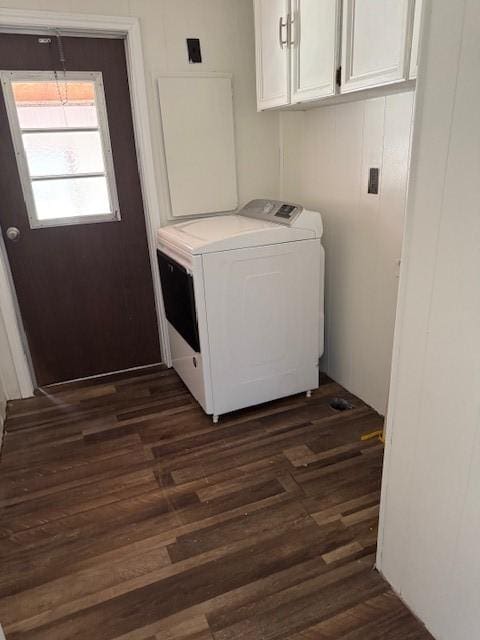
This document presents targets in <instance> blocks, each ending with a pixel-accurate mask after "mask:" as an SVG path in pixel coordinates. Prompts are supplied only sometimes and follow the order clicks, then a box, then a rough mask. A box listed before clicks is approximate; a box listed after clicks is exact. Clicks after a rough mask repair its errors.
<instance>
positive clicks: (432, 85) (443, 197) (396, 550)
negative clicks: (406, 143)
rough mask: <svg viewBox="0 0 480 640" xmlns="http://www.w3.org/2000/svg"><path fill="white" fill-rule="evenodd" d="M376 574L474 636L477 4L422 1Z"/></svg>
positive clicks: (479, 381)
mask: <svg viewBox="0 0 480 640" xmlns="http://www.w3.org/2000/svg"><path fill="white" fill-rule="evenodd" d="M425 9H426V11H425V13H424V17H425V19H426V25H425V27H426V29H425V31H424V34H423V37H424V39H423V44H422V54H421V59H420V65H419V83H418V91H417V99H416V113H415V133H414V139H413V145H412V168H411V178H410V189H409V197H408V205H407V221H406V233H405V251H404V263H403V267H402V273H401V286H400V294H399V307H398V319H397V328H396V335H395V347H394V362H393V369H392V390H391V395H390V409H389V416H388V423H387V448H386V463H385V472H384V483H383V491H382V511H381V528H380V538H379V550H378V566H379V568H380V570H381V571H382V572H383V573H384V575H385V576H386V578H387V579H388V580H389V581H390V583H391V584H392V585H393V587H394V589H395V590H396V591H398V592H399V593H400V594H401V596H402V598H403V599H404V600H405V601H406V603H407V604H408V605H409V606H410V607H411V608H412V609H413V611H414V612H415V613H416V614H417V615H418V616H419V617H420V618H421V619H422V620H423V621H424V622H425V623H426V625H427V627H428V628H429V629H430V631H431V632H432V633H433V635H434V637H435V638H437V639H438V640H473V638H477V637H478V630H479V628H480V609H479V606H478V604H479V592H478V585H479V584H480V553H479V547H478V532H479V530H480V501H479V498H478V487H479V486H480V428H479V425H480V394H479V389H480V360H479V358H478V354H479V352H480V288H479V286H478V274H479V272H480V251H479V247H480V206H479V203H480V182H479V179H478V176H479V175H480V145H479V140H480V121H479V119H478V109H477V105H478V104H479V102H480V77H479V75H478V59H479V57H480V39H479V37H478V34H479V33H480V4H479V3H478V1H477V0H459V1H458V2H451V0H433V1H431V0H430V1H426V7H425Z"/></svg>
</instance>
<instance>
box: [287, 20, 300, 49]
mask: <svg viewBox="0 0 480 640" xmlns="http://www.w3.org/2000/svg"><path fill="white" fill-rule="evenodd" d="M297 20H298V18H297V14H296V13H295V12H293V13H292V14H289V15H288V29H287V39H288V46H289V47H294V46H295V45H296V44H297V43H296V40H297V38H296V35H297V28H298V27H297V26H296V25H297Z"/></svg>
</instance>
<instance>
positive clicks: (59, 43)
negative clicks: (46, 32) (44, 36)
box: [54, 29, 68, 106]
mask: <svg viewBox="0 0 480 640" xmlns="http://www.w3.org/2000/svg"><path fill="white" fill-rule="evenodd" d="M55 36H56V38H57V46H58V55H59V58H60V62H61V65H62V70H63V86H64V95H63V96H62V93H61V91H60V82H59V80H58V72H57V71H56V70H55V71H54V73H55V82H56V83H57V91H58V98H59V100H60V102H61V103H62V105H63V106H65V105H66V104H68V84H67V66H66V58H65V52H64V50H63V42H62V36H61V35H60V31H59V29H55Z"/></svg>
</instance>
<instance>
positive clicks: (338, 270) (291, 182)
mask: <svg viewBox="0 0 480 640" xmlns="http://www.w3.org/2000/svg"><path fill="white" fill-rule="evenodd" d="M412 105H413V93H412V92H408V93H402V94H395V95H390V96H387V97H381V98H375V99H370V100H363V101H359V102H351V103H345V104H340V105H334V106H328V107H322V108H317V109H312V110H310V111H298V112H285V113H283V114H282V115H281V135H282V149H283V166H282V197H284V198H285V199H286V200H291V201H293V202H299V203H302V204H304V205H305V206H306V207H309V208H311V209H315V210H319V211H321V212H322V215H323V219H324V226H325V235H324V245H325V251H326V301H325V310H326V351H325V356H324V359H323V362H322V368H323V369H324V370H325V371H326V372H327V373H328V374H329V375H330V376H331V377H332V378H334V379H335V380H336V381H338V382H340V383H341V384H342V385H344V386H345V387H347V388H348V389H349V390H350V391H352V392H353V393H355V394H356V395H358V396H360V397H361V398H362V399H364V400H365V401H366V402H368V403H369V404H370V405H372V406H373V407H374V408H375V409H377V410H378V411H379V412H380V413H382V414H384V413H385V409H386V403H387V395H388V382H389V377H390V365H391V351H392V343H393V329H394V322H395V309H396V299H397V286H398V271H399V266H398V262H399V259H400V256H401V247H402V234H403V226H404V208H405V194H406V184H407V172H408V162H409V160H408V157H409V142H410V129H411V119H412ZM369 167H380V176H381V182H380V194H379V196H375V195H369V194H367V184H368V169H369Z"/></svg>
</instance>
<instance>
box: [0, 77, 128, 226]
mask: <svg viewBox="0 0 480 640" xmlns="http://www.w3.org/2000/svg"><path fill="white" fill-rule="evenodd" d="M5 75H6V76H7V77H8V79H9V83H10V89H11V91H7V90H5V89H4V91H6V93H5V96H6V99H7V102H8V104H10V107H9V108H10V112H11V111H12V109H13V112H14V113H16V118H13V117H11V116H9V119H10V127H11V130H12V137H13V140H14V144H15V148H16V151H17V158H18V159H19V161H18V166H19V172H20V177H21V180H22V187H23V190H24V195H25V202H26V204H27V209H28V214H29V218H30V223H31V225H32V226H45V225H47V226H50V225H54V224H72V222H73V223H77V222H82V221H86V222H88V218H89V217H92V216H94V217H95V221H97V220H100V219H103V218H105V219H109V220H112V219H118V217H119V213H118V204H117V195H116V186H115V182H114V178H113V163H112V156H111V149H110V144H109V135H108V123H107V114H106V109H105V101H104V96H103V87H102V84H101V74H100V73H95V72H91V73H90V72H85V73H84V72H78V73H71V74H70V75H69V74H68V72H67V75H66V77H64V76H63V74H62V73H59V75H58V78H57V77H56V75H55V72H2V77H3V78H4V77H5ZM84 78H85V79H84ZM4 86H5V81H4ZM99 96H100V98H101V101H100V103H99V102H98V100H99ZM12 101H13V102H12ZM22 157H23V160H22V159H21V158H22ZM49 221H50V222H49Z"/></svg>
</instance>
